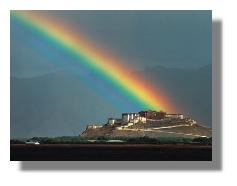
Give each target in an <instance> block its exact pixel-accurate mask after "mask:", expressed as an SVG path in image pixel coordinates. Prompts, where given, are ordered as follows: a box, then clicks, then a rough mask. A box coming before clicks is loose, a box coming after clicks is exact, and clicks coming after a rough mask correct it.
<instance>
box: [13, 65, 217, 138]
mask: <svg viewBox="0 0 237 186" xmlns="http://www.w3.org/2000/svg"><path fill="white" fill-rule="evenodd" d="M139 73H142V74H144V75H145V76H146V78H148V79H149V80H150V81H152V83H154V84H157V85H158V86H160V87H162V88H163V89H165V90H166V92H167V94H168V95H167V96H168V97H169V98H170V99H171V101H172V102H173V103H174V104H175V105H177V107H178V108H179V106H182V108H181V107H180V108H179V112H182V113H184V114H185V115H188V116H191V117H193V118H194V119H196V120H198V121H200V122H201V123H204V124H206V125H208V126H211V90H212V89H211V65H208V66H205V67H202V68H200V69H193V70H189V69H175V68H173V69H172V68H165V67H161V66H157V67H150V68H146V69H145V70H144V71H142V72H139ZM88 98H89V99H88ZM92 105H95V106H92ZM98 108H99V109H98ZM121 112H122V111H121V110H119V109H118V108H116V106H113V105H112V104H111V103H110V102H109V101H108V100H107V99H106V98H105V97H101V96H100V95H98V94H97V93H96V90H95V91H91V89H90V88H88V87H87V86H85V85H84V83H83V82H82V80H80V78H78V77H76V76H74V75H73V74H70V73H66V72H62V71H60V72H55V73H52V74H48V75H44V76H41V77H34V78H15V77H11V137H30V136H60V135H78V134H79V133H81V132H82V131H83V130H84V129H85V126H86V125H87V124H89V123H96V122H102V123H103V122H105V121H106V120H107V118H108V117H111V116H115V115H114V113H117V114H118V116H120V114H121ZM92 115H93V117H91V116H92Z"/></svg>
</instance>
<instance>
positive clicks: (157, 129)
mask: <svg viewBox="0 0 237 186" xmlns="http://www.w3.org/2000/svg"><path fill="white" fill-rule="evenodd" d="M81 136H84V137H98V136H114V137H115V136H121V137H143V136H148V137H151V138H158V137H188V138H196V137H211V136H212V130H211V128H208V127H205V126H202V125H200V124H198V123H196V122H195V121H193V120H191V119H171V120H166V119H164V120H152V119H147V121H146V123H141V122H139V123H136V124H134V125H130V126H129V125H128V124H122V123H120V124H115V125H109V124H105V125H103V126H100V127H94V128H93V127H88V128H87V129H86V130H85V131H84V132H83V133H82V134H81Z"/></svg>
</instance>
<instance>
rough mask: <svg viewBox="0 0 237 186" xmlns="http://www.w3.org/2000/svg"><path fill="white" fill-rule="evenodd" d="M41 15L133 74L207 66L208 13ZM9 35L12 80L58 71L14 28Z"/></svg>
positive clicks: (209, 20) (79, 12)
mask: <svg viewBox="0 0 237 186" xmlns="http://www.w3.org/2000/svg"><path fill="white" fill-rule="evenodd" d="M41 13H43V14H45V15H46V16H48V17H54V18H56V19H57V20H62V22H67V25H69V26H70V28H72V29H73V30H80V32H83V33H84V34H85V35H87V36H88V38H89V39H90V40H91V41H93V42H95V43H96V44H98V45H99V46H101V48H103V49H105V50H109V53H111V54H114V55H116V56H119V57H121V58H122V59H125V60H126V62H127V63H130V64H132V65H133V66H134V68H135V69H136V70H142V69H144V68H145V67H149V66H156V65H161V66H166V67H175V68H176V67H177V68H197V67H201V66H204V65H207V64H210V63H211V33H212V30H211V21H212V17H211V11H42V12H41ZM11 26H12V27H14V25H11ZM11 31H12V34H11V36H12V39H11V46H12V47H11V59H12V60H11V63H12V64H13V65H12V68H11V75H12V76H17V77H19V76H37V75H41V74H44V73H48V72H51V71H55V70H57V68H58V67H55V66H53V65H52V64H51V63H50V62H49V61H48V59H47V58H45V56H42V55H40V54H37V52H36V51H35V50H33V49H30V48H29V47H27V46H25V45H22V43H24V42H25V39H26V38H23V37H21V36H20V35H19V34H17V33H16V32H14V29H12V30H11ZM27 39H28V40H30V39H31V38H30V37H29V38H27ZM23 54H24V55H23ZM33 60H34V61H35V63H32V61H33Z"/></svg>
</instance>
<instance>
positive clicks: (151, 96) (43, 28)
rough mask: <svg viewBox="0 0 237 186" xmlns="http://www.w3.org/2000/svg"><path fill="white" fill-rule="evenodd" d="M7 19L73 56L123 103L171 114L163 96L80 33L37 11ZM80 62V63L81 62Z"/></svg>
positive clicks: (14, 14) (155, 87)
mask: <svg viewBox="0 0 237 186" xmlns="http://www.w3.org/2000/svg"><path fill="white" fill-rule="evenodd" d="M11 19H13V20H14V21H16V22H17V23H18V24H22V25H24V26H26V27H27V28H29V29H32V30H34V32H36V33H38V34H39V35H40V36H41V37H43V38H44V39H46V40H48V41H49V42H50V43H54V45H55V46H57V47H60V48H61V49H63V51H64V52H65V53H67V55H70V56H73V57H74V58H75V59H78V60H76V62H77V63H81V64H82V65H83V66H84V67H86V68H87V69H89V70H90V71H92V72H95V73H96V74H97V75H98V76H99V77H100V78H101V79H102V80H103V81H107V83H108V84H110V85H113V88H115V90H116V91H118V92H120V93H121V94H122V95H123V96H124V97H125V99H127V100H132V101H133V102H134V103H135V104H138V105H139V108H140V109H152V110H157V111H159V110H164V111H167V112H171V111H174V106H172V105H171V103H170V102H169V101H168V99H167V97H166V96H167V95H166V94H165V93H164V92H162V91H161V89H157V86H153V85H151V84H150V83H148V82H147V81H145V80H144V78H142V76H139V75H138V74H134V73H131V72H130V71H129V69H131V67H130V66H129V65H127V64H126V62H125V61H124V60H121V59H119V58H117V57H114V56H111V55H109V54H107V53H106V52H105V51H106V50H103V51H102V50H101V49H99V47H98V46H96V44H95V43H92V42H91V41H90V40H89V39H88V38H87V37H85V36H84V35H83V34H82V33H81V32H78V31H73V30H72V29H71V28H70V27H68V26H67V25H66V23H62V22H59V21H58V20H57V19H53V18H52V17H50V18H49V17H45V16H44V15H43V14H42V13H40V12H39V11H11ZM81 59H83V60H81Z"/></svg>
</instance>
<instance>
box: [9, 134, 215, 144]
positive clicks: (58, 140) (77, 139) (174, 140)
mask: <svg viewBox="0 0 237 186" xmlns="http://www.w3.org/2000/svg"><path fill="white" fill-rule="evenodd" d="M109 140H121V141H122V142H124V143H129V144H180V143H181V144H203V145H211V144H212V138H204V137H200V138H194V139H192V138H182V137H160V138H150V137H147V136H144V137H114V136H100V137H94V138H88V137H81V136H61V137H53V138H49V137H33V138H30V139H27V140H25V141H23V140H18V139H12V140H11V141H10V143H11V144H24V143H25V142H26V141H38V142H39V143H40V144H83V143H87V144H88V143H107V142H108V141H109Z"/></svg>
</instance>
